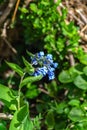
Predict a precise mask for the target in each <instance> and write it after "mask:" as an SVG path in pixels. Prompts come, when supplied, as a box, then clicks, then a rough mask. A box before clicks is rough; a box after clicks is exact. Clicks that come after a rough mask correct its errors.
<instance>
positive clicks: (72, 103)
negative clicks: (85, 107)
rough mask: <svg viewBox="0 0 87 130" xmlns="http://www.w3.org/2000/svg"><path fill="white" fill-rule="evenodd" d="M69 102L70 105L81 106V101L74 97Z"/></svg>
mask: <svg viewBox="0 0 87 130" xmlns="http://www.w3.org/2000/svg"><path fill="white" fill-rule="evenodd" d="M68 104H69V105H70V106H79V105H80V101H79V100H77V99H72V100H71V101H69V102H68Z"/></svg>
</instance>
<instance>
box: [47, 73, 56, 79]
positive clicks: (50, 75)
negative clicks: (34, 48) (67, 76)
mask: <svg viewBox="0 0 87 130" xmlns="http://www.w3.org/2000/svg"><path fill="white" fill-rule="evenodd" d="M48 78H49V80H52V79H54V78H55V74H54V72H53V71H48Z"/></svg>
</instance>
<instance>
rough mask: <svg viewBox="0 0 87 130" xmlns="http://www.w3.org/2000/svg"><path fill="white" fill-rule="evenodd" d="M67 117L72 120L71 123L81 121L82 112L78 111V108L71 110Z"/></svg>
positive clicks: (82, 117)
mask: <svg viewBox="0 0 87 130" xmlns="http://www.w3.org/2000/svg"><path fill="white" fill-rule="evenodd" d="M68 117H69V118H70V119H71V120H72V121H75V122H77V121H79V122H80V121H81V120H83V119H84V112H83V111H82V110H81V109H80V108H76V107H74V108H72V109H71V111H70V113H69V115H68Z"/></svg>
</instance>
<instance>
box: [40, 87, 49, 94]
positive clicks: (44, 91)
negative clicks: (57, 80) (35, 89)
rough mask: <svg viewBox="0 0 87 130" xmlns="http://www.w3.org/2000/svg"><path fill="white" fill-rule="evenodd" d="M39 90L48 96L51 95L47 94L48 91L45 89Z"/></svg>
mask: <svg viewBox="0 0 87 130" xmlns="http://www.w3.org/2000/svg"><path fill="white" fill-rule="evenodd" d="M39 90H40V91H41V92H43V93H45V94H47V95H49V92H47V91H46V90H44V89H43V88H39Z"/></svg>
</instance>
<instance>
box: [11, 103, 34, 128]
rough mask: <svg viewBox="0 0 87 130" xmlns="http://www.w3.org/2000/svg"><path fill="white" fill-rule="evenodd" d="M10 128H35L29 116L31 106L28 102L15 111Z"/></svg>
mask: <svg viewBox="0 0 87 130" xmlns="http://www.w3.org/2000/svg"><path fill="white" fill-rule="evenodd" d="M9 130H33V124H32V122H31V120H30V118H29V108H28V105H27V104H25V105H24V106H23V107H21V108H20V109H19V110H17V111H16V112H15V114H14V117H13V119H12V121H11V124H10V128H9Z"/></svg>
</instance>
